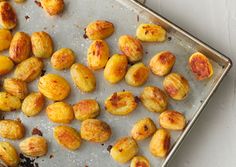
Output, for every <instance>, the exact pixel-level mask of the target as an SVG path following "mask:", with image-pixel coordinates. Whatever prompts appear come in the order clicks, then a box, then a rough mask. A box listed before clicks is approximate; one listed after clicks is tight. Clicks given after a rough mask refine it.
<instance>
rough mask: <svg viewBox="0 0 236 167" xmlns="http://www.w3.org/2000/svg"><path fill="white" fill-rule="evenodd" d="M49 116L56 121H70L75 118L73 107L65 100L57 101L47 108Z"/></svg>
mask: <svg viewBox="0 0 236 167" xmlns="http://www.w3.org/2000/svg"><path fill="white" fill-rule="evenodd" d="M46 113H47V116H48V118H49V119H50V120H51V121H52V122H55V123H65V124H66V123H70V122H71V121H73V119H74V113H73V109H72V107H71V106H70V105H69V104H67V103H65V102H56V103H53V104H51V105H49V106H48V107H47V109H46Z"/></svg>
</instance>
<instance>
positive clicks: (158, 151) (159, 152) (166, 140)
mask: <svg viewBox="0 0 236 167" xmlns="http://www.w3.org/2000/svg"><path fill="white" fill-rule="evenodd" d="M169 148H170V133H169V132H168V131H167V130H165V129H159V130H157V131H156V133H155V134H154V135H153V137H152V139H151V142H150V144H149V150H150V152H151V153H152V155H154V156H156V157H165V156H166V155H167V153H168V151H169Z"/></svg>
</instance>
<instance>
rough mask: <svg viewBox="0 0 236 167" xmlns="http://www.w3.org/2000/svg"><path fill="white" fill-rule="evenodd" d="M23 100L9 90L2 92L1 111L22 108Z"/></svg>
mask: <svg viewBox="0 0 236 167" xmlns="http://www.w3.org/2000/svg"><path fill="white" fill-rule="evenodd" d="M20 107H21V101H20V99H19V98H18V97H16V96H13V95H11V94H9V93H7V92H0V111H5V112H10V111H15V110H18V109H20Z"/></svg>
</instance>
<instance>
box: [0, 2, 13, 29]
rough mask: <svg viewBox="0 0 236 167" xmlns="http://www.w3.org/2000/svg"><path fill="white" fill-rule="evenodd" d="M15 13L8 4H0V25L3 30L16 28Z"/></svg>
mask: <svg viewBox="0 0 236 167" xmlns="http://www.w3.org/2000/svg"><path fill="white" fill-rule="evenodd" d="M16 22H17V19H16V13H15V11H14V9H13V8H12V6H11V5H10V3H8V2H6V1H3V2H0V24H1V25H2V27H3V28H4V29H13V28H15V27H16Z"/></svg>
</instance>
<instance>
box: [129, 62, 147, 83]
mask: <svg viewBox="0 0 236 167" xmlns="http://www.w3.org/2000/svg"><path fill="white" fill-rule="evenodd" d="M148 76H149V69H148V68H147V67H146V66H145V65H144V64H143V63H136V64H134V65H132V66H131V67H130V68H129V69H128V72H127V73H126V75H125V81H126V83H127V84H129V85H131V86H141V85H143V84H144V83H145V82H146V81H147V79H148Z"/></svg>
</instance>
